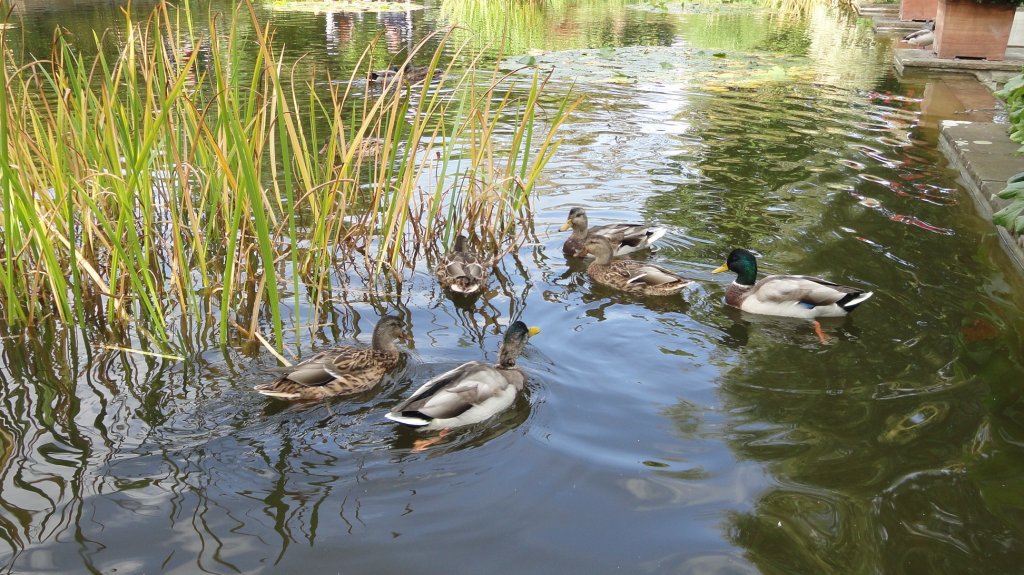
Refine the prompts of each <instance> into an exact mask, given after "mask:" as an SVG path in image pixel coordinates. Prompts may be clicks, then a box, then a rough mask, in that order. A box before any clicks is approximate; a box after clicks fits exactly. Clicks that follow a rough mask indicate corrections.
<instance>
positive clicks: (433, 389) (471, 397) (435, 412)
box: [386, 361, 509, 425]
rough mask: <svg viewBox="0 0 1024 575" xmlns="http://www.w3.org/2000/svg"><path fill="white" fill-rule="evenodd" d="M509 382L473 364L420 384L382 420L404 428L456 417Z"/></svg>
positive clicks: (491, 369)
mask: <svg viewBox="0 0 1024 575" xmlns="http://www.w3.org/2000/svg"><path fill="white" fill-rule="evenodd" d="M508 385H509V381H508V379H507V378H505V377H504V376H503V375H502V373H501V372H500V371H498V370H497V369H495V368H494V366H491V365H488V364H486V363H483V362H479V361H473V362H469V363H464V364H462V365H460V366H459V367H456V368H455V369H453V370H451V371H448V372H445V373H442V374H441V375H439V376H437V377H435V378H433V379H431V380H430V381H428V382H426V383H424V384H423V385H422V386H420V388H419V389H417V390H416V391H415V392H413V394H412V395H411V396H410V397H409V398H408V399H406V400H405V401H403V402H402V403H400V404H398V405H397V406H396V407H395V408H394V409H392V410H391V411H390V412H389V413H388V414H387V415H386V417H387V418H388V419H391V420H393V421H397V422H399V423H405V424H408V425H426V424H428V423H430V420H432V419H451V418H455V417H458V416H459V415H461V414H463V413H465V412H466V411H467V410H469V409H470V408H472V407H473V406H475V405H478V404H480V403H482V402H484V401H486V400H487V399H490V398H491V397H494V396H495V395H497V394H498V393H500V392H501V391H502V390H503V389H505V388H506V387H508Z"/></svg>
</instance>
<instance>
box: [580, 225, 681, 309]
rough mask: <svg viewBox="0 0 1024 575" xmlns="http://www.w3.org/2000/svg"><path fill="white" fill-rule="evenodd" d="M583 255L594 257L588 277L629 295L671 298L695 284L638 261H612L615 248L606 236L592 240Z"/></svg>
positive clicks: (660, 268)
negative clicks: (665, 296) (613, 248)
mask: <svg viewBox="0 0 1024 575" xmlns="http://www.w3.org/2000/svg"><path fill="white" fill-rule="evenodd" d="M584 253H585V254H590V255H593V256H594V261H593V262H592V263H591V264H590V265H589V266H588V267H587V275H589V276H590V279H592V280H594V281H595V282H597V283H599V284H602V285H606V286H608V287H612V288H615V289H618V290H622V291H624V292H628V293H635V294H643V295H672V294H674V293H678V292H680V291H682V289H683V288H685V287H686V286H688V285H690V284H691V283H693V281H692V280H688V279H686V278H684V277H682V276H680V275H678V274H676V273H674V272H671V271H669V270H667V269H665V268H663V267H661V266H657V265H654V264H651V263H647V262H638V261H635V260H615V261H612V244H611V242H609V241H608V238H605V237H604V236H591V237H589V238H587V242H586V243H585V244H584Z"/></svg>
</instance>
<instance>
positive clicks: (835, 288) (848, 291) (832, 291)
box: [751, 275, 866, 308]
mask: <svg viewBox="0 0 1024 575" xmlns="http://www.w3.org/2000/svg"><path fill="white" fill-rule="evenodd" d="M751 291H752V293H753V295H755V296H756V297H757V299H759V300H761V301H763V302H768V303H776V304H780V303H797V304H800V305H803V306H804V307H809V308H810V307H818V306H825V305H832V304H840V305H842V304H843V303H844V302H847V301H850V299H852V298H856V297H857V296H859V295H861V294H863V293H864V291H863V290H860V289H857V288H852V287H848V286H843V285H839V284H836V283H832V282H830V281H827V280H823V279H821V278H816V277H811V276H788V275H786V276H768V277H766V278H763V279H761V280H760V281H759V282H757V283H756V284H754V287H753V288H752V289H751ZM865 299H866V298H865Z"/></svg>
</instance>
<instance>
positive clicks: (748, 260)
mask: <svg viewBox="0 0 1024 575" xmlns="http://www.w3.org/2000/svg"><path fill="white" fill-rule="evenodd" d="M726 270H732V271H733V272H736V283H738V284H742V285H754V284H755V283H756V282H757V258H756V257H755V256H754V254H753V253H751V252H749V251H747V250H744V249H740V248H738V249H735V250H733V251H732V253H730V254H729V259H727V260H726V261H725V263H724V264H722V265H721V266H719V267H717V268H715V270H714V271H712V272H711V273H714V274H717V273H722V272H724V271H726Z"/></svg>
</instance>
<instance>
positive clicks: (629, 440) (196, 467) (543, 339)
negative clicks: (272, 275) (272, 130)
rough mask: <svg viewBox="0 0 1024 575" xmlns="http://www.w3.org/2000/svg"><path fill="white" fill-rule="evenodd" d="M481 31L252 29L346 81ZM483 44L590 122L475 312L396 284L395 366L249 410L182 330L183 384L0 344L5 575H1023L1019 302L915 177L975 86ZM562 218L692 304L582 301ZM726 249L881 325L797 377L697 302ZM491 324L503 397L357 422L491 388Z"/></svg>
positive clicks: (349, 305)
mask: <svg viewBox="0 0 1024 575" xmlns="http://www.w3.org/2000/svg"><path fill="white" fill-rule="evenodd" d="M506 4H507V3H505V2H497V1H492V0H475V1H466V2H459V3H456V2H449V1H448V0H441V1H440V2H439V3H438V2H428V3H427V8H426V9H425V10H422V11H414V12H409V13H398V14H391V15H387V16H378V15H374V14H363V15H351V14H332V15H325V14H322V13H321V14H317V13H311V12H273V11H270V10H266V11H264V12H263V13H264V15H265V17H266V18H268V19H269V20H270V21H272V22H273V23H274V25H275V27H276V28H277V30H278V32H277V39H278V41H280V42H283V43H285V44H287V45H288V46H294V47H296V49H299V50H302V51H304V52H307V53H308V57H311V58H317V59H319V60H321V61H322V62H323V63H324V64H326V65H331V66H337V67H338V68H339V69H342V70H344V69H345V66H346V63H349V62H351V61H352V59H353V58H355V57H357V56H358V54H359V53H360V52H361V51H362V47H363V45H364V44H365V42H367V41H369V39H370V38H372V37H374V36H375V35H377V34H379V33H382V34H383V35H384V36H383V37H384V38H385V40H386V42H385V44H384V45H383V46H382V50H386V51H388V52H389V53H392V52H393V53H396V54H397V53H401V51H402V50H405V49H408V47H410V46H412V45H414V43H415V42H416V41H418V39H420V38H422V37H424V36H425V35H426V34H428V33H429V32H430V31H431V30H433V29H436V28H437V27H440V26H444V25H447V23H458V24H460V25H462V26H464V27H465V28H466V29H468V30H472V31H478V32H485V31H487V30H492V29H494V27H495V26H497V27H498V29H500V22H501V21H500V18H497V17H495V16H494V15H495V14H501V12H502V11H503V10H505V6H506ZM76 7H77V8H76V10H74V11H72V10H69V9H67V8H62V7H60V6H59V5H57V9H54V5H53V4H50V3H47V6H46V7H44V8H33V6H32V5H31V4H30V5H29V8H26V9H24V10H22V11H21V12H19V13H18V14H16V16H18V17H20V18H23V19H24V20H23V21H22V22H20V23H19V24H18V25H17V26H16V27H14V28H12V29H11V31H12V32H14V31H19V34H20V33H21V32H24V36H23V37H19V39H18V41H19V42H24V43H25V45H26V46H33V45H35V46H37V48H36V49H37V50H41V49H43V48H44V47H45V46H47V45H48V44H49V38H50V36H49V34H50V31H51V30H52V29H53V27H54V26H55V25H57V24H58V23H60V24H61V25H64V26H66V27H68V28H69V29H71V30H72V31H75V32H77V33H86V31H87V30H90V29H92V28H96V27H101V26H102V27H105V26H109V25H112V24H113V23H114V22H116V20H117V18H118V16H117V12H116V11H115V9H114V8H112V7H110V6H109V5H107V4H105V3H103V4H99V5H94V6H91V7H85V8H83V7H81V6H80V5H76ZM136 8H137V9H142V8H145V7H141V8H140V7H139V6H136ZM506 11H507V12H508V14H510V17H511V18H513V19H514V26H513V27H512V30H513V32H512V34H511V36H510V38H509V42H508V51H507V52H506V53H508V54H510V55H513V56H510V59H511V60H513V61H518V60H517V58H519V57H520V56H522V55H524V54H527V53H529V54H531V55H532V58H533V61H535V62H536V63H538V64H539V65H541V66H543V67H551V66H554V67H555V69H556V72H555V76H554V83H555V86H556V89H567V88H568V86H569V85H570V84H572V85H573V90H575V92H576V93H578V94H580V95H582V96H584V97H585V101H584V103H583V105H582V106H581V107H580V109H579V110H578V111H577V112H576V113H575V114H574V115H573V117H572V119H571V120H570V122H569V123H568V124H567V125H566V126H565V127H564V129H563V132H562V135H563V136H564V138H565V142H564V144H563V145H562V147H561V148H560V149H559V151H558V153H557V155H556V156H555V158H554V160H552V162H551V163H550V164H549V165H548V167H547V169H546V171H545V174H544V176H543V178H542V181H541V183H540V184H539V186H538V189H537V192H538V198H537V202H536V204H537V205H536V224H535V231H536V241H532V242H530V243H529V244H528V245H526V246H524V247H523V249H522V250H520V251H519V252H518V253H516V254H513V255H510V256H508V257H506V258H505V259H504V260H502V262H501V265H500V266H499V268H498V272H499V273H498V275H499V277H497V278H496V279H495V280H493V281H492V282H491V286H490V288H491V289H490V290H489V291H488V292H487V293H486V294H485V296H484V297H482V298H480V299H478V300H476V301H473V302H454V301H452V300H450V299H448V298H447V297H446V296H445V294H444V293H443V292H442V291H441V290H439V288H438V287H437V284H436V281H435V280H434V279H433V277H432V275H431V274H430V273H429V270H427V269H421V270H418V271H417V273H415V274H413V275H412V276H411V278H409V280H408V281H407V282H405V283H404V284H403V285H402V286H401V288H400V289H399V290H398V291H397V292H396V293H395V294H392V295H393V297H392V299H391V301H390V302H389V305H390V306H391V307H390V309H392V310H393V309H395V308H397V309H398V310H399V311H400V313H402V314H403V315H404V316H405V317H406V318H408V321H409V323H410V325H411V331H412V333H413V336H414V339H415V343H414V345H413V346H412V348H411V349H410V350H409V354H408V356H409V357H408V358H407V360H406V362H405V366H404V368H403V369H402V370H401V371H400V372H399V373H397V374H396V375H395V376H394V377H392V378H389V379H388V380H387V381H386V382H385V383H384V385H383V386H382V388H381V389H380V390H378V391H376V392H369V393H366V394H363V395H360V396H357V397H352V398H345V399H339V400H336V401H332V402H328V403H325V404H317V405H289V404H284V403H281V402H275V401H271V400H267V399H266V398H264V397H262V396H259V395H258V394H256V393H254V392H253V391H252V389H251V388H252V386H253V385H254V384H256V383H260V382H263V381H266V380H267V379H268V375H267V374H266V373H265V372H264V371H263V370H264V369H265V368H267V367H269V366H272V365H274V364H275V363H274V359H273V358H272V357H270V355H269V354H268V353H261V352H260V350H258V349H257V350H253V349H252V348H244V349H242V348H226V349H225V348H221V347H218V346H217V343H216V334H215V333H214V332H215V330H214V329H212V328H211V329H210V330H209V333H207V332H201V333H197V334H194V336H190V338H191V341H192V345H193V350H194V353H192V354H191V355H190V356H189V357H187V358H186V360H185V361H173V360H163V359H159V358H154V357H145V356H139V355H136V354H128V353H122V352H119V351H116V350H110V349H107V348H104V347H101V345H100V344H102V343H103V341H104V340H103V337H102V335H103V334H98V333H97V334H91V341H90V342H88V343H86V342H84V341H82V340H81V339H80V337H67V334H64V333H62V332H60V331H46V330H42V331H40V332H38V333H32V334H28V335H25V334H5V337H4V339H3V340H2V344H3V353H4V365H3V368H2V370H0V377H2V379H0V390H2V393H3V395H2V401H0V569H2V570H3V571H4V572H11V573H56V572H61V573H80V572H92V573H197V572H203V573H238V572H242V573H258V572H265V573H298V572H304V571H309V572H313V571H315V572H324V573H335V572H336V573H342V572H344V573H397V572H401V571H408V572H426V573H437V572H448V571H458V572H466V573H472V572H488V573H566V572H580V573H582V572H587V573H612V572H621V573H755V572H763V573H1009V572H1019V565H1020V561H1021V559H1024V495H1022V494H1024V450H1022V447H1021V446H1022V445H1024V398H1022V395H1021V389H1022V387H1021V386H1022V383H1024V362H1022V353H1021V352H1022V349H1024V319H1022V317H1021V314H1020V313H1019V311H1018V310H1019V309H1020V306H1021V305H1022V304H1024V283H1022V281H1021V278H1020V277H1018V276H1016V275H1014V273H1013V271H1012V270H1011V269H1010V268H1009V264H1008V263H1007V261H1006V260H1005V258H1004V257H1003V255H1002V253H1001V252H1000V250H999V248H998V245H997V242H996V239H995V236H994V234H993V232H992V229H991V227H990V225H989V224H988V222H986V221H983V220H982V219H981V218H980V217H979V216H978V215H977V213H976V210H975V207H974V205H973V203H972V201H971V198H970V196H969V195H968V194H967V193H966V192H965V191H964V190H963V189H962V188H961V187H960V186H959V185H958V184H957V181H956V173H955V172H953V171H951V170H950V169H948V167H947V164H946V161H945V159H944V157H943V156H942V155H941V154H940V153H939V152H938V151H937V150H936V140H937V132H936V120H937V118H938V117H940V116H942V115H950V116H954V117H956V118H958V119H960V118H965V119H972V118H978V119H984V118H985V114H986V112H985V111H981V112H977V111H975V112H970V113H963V112H964V110H962V108H963V106H959V108H958V106H957V104H956V102H955V101H954V99H955V98H954V97H952V96H950V94H954V95H955V94H962V93H966V92H969V91H970V90H973V89H974V87H972V86H974V85H973V83H972V82H968V81H966V80H963V79H955V78H954V79H948V78H947V79H935V78H903V79H900V78H897V77H895V76H894V75H893V72H892V71H891V60H890V54H891V49H892V44H891V42H890V41H889V40H887V39H885V38H878V37H875V36H874V34H873V33H872V32H871V31H870V30H869V29H868V28H867V27H865V26H863V25H862V24H858V22H857V21H856V19H855V18H854V17H852V16H850V15H849V14H847V13H845V12H844V11H843V10H841V9H830V8H826V7H819V8H815V9H812V10H811V11H810V12H809V13H806V14H804V15H803V17H798V18H791V19H781V18H777V17H773V16H772V15H770V14H769V13H767V12H763V11H760V10H752V9H750V8H749V7H748V8H746V9H742V10H739V9H736V8H734V7H732V6H730V5H722V6H718V7H706V6H704V7H700V6H698V7H691V8H689V9H686V10H684V9H680V8H679V7H678V6H660V7H659V6H645V5H631V4H627V3H623V2H617V1H609V2H597V1H586V0H580V1H578V2H572V1H569V0H566V1H556V2H551V3H547V4H531V3H526V4H522V5H521V6H519V7H518V8H516V7H513V8H509V9H507V10H506ZM19 26H20V28H19ZM608 48H614V50H608ZM950 86H953V87H954V90H953V91H951V90H950V89H949V87H950ZM957 86H959V88H957ZM936 110H938V111H936ZM987 114H988V117H991V111H989V112H987ZM573 206H585V207H586V208H587V209H588V210H589V214H590V218H591V223H592V224H598V223H607V222H613V221H622V220H629V221H648V222H656V223H658V224H661V225H663V226H665V227H667V228H668V229H669V230H670V231H669V234H668V235H667V237H666V238H665V239H664V241H663V242H662V245H661V248H660V249H659V250H657V251H656V252H654V253H641V254H637V256H636V257H638V258H640V259H649V260H651V261H654V262H657V263H659V264H661V265H664V266H666V267H669V268H672V269H676V270H678V271H680V272H681V273H683V274H684V275H687V276H689V277H692V278H694V279H696V280H698V285H697V287H694V288H692V289H689V290H688V291H686V292H684V294H683V295H682V296H680V297H672V298H651V299H644V298H637V297H631V296H624V295H622V294H618V293H614V292H610V291H608V290H605V289H601V288H599V287H595V286H593V285H592V284H591V282H590V281H589V279H588V278H587V277H586V274H585V273H584V271H583V270H584V268H585V264H582V263H580V262H574V261H571V262H567V261H566V259H565V258H564V257H563V256H562V254H561V250H560V246H561V243H562V241H563V240H564V239H565V237H566V235H565V234H562V233H559V232H558V231H557V228H558V226H559V225H560V224H561V223H562V222H563V221H564V219H565V216H566V214H567V212H568V210H569V208H571V207H573ZM734 247H747V248H751V249H754V250H756V251H757V252H758V253H759V254H761V255H762V258H761V260H760V263H761V268H762V271H764V272H767V273H778V272H788V273H803V274H812V275H820V276H823V277H826V278H829V279H832V280H834V281H839V282H841V283H847V284H851V285H856V286H861V287H865V288H868V289H870V290H872V291H874V293H875V296H874V298H872V299H871V300H870V301H868V302H867V303H865V304H864V305H863V306H861V307H860V308H859V309H858V310H857V311H856V313H854V314H853V315H852V316H850V317H848V318H845V319H839V320H830V321H825V322H823V324H824V329H825V331H826V332H827V333H828V334H829V335H830V336H831V338H830V339H829V341H828V342H827V343H824V344H823V343H821V342H819V340H818V338H817V336H816V335H815V333H814V331H813V330H812V328H811V326H810V324H808V323H807V322H804V321H796V320H786V319H777V318H765V317H758V316H752V315H748V314H745V313H741V312H738V311H736V310H732V309H727V308H725V307H724V305H723V296H724V290H725V287H726V285H727V284H728V283H729V282H730V281H731V280H732V276H731V274H723V275H716V276H712V275H711V273H710V270H711V269H713V268H714V267H717V266H718V265H719V264H721V263H722V261H723V260H724V258H725V256H726V255H727V254H728V253H729V251H730V250H731V249H732V248H734ZM335 298H336V300H337V304H336V305H335V306H334V308H333V309H332V310H330V312H329V313H328V314H327V315H326V316H325V317H321V318H315V319H316V321H318V322H320V324H321V325H319V326H318V327H317V328H315V329H309V328H308V327H304V328H301V329H293V330H291V331H290V332H289V333H290V334H291V335H290V337H291V339H290V340H289V341H288V342H286V347H288V348H289V349H291V350H296V351H298V352H299V353H300V354H302V355H307V356H308V355H309V354H311V353H312V352H313V351H316V350H320V349H324V348H327V347H329V346H331V345H336V344H342V343H348V342H351V341H353V340H357V341H361V342H367V341H368V333H369V330H370V329H372V326H373V324H374V322H375V320H376V317H377V316H378V313H379V310H380V309H382V304H381V303H380V302H378V301H377V300H375V299H374V298H373V297H371V296H370V295H368V294H366V293H365V292H364V291H363V290H361V289H360V286H355V285H353V286H349V289H347V290H342V289H339V290H338V293H336V294H335ZM300 311H301V310H300ZM300 311H295V310H290V311H289V314H290V315H289V317H292V319H293V321H296V322H299V323H301V322H302V321H306V322H308V321H310V319H309V318H303V319H302V320H299V319H295V318H296V317H298V316H300V315H301V314H300ZM517 314H522V316H523V318H524V319H525V320H526V321H527V322H528V323H529V324H531V325H537V326H539V327H541V328H542V330H543V331H542V333H541V334H540V335H539V336H537V337H535V338H533V339H532V340H531V345H530V346H528V348H527V350H526V353H525V357H524V358H523V359H522V360H521V362H520V363H521V365H522V366H523V367H524V369H525V370H526V371H527V372H528V373H529V375H530V383H529V392H528V394H527V397H525V398H524V399H522V400H521V401H519V402H518V403H517V404H516V405H515V408H514V409H513V410H510V411H509V412H507V413H505V414H503V415H501V416H500V417H498V418H496V419H494V420H491V421H488V422H486V423H485V424H481V425H478V426H473V427H470V428H466V429H462V430H458V431H456V432H454V433H452V434H451V435H449V436H447V437H446V438H445V439H444V440H443V441H441V442H440V443H439V444H437V445H435V446H433V447H431V448H429V449H427V450H426V451H424V452H421V453H420V452H414V451H413V450H412V445H413V442H414V441H415V440H416V439H417V438H419V437H421V436H422V435H423V434H421V433H418V432H415V431H410V430H408V429H403V428H398V427H396V426H395V425H394V424H392V423H391V422H388V421H387V420H385V419H384V418H383V417H382V414H383V413H384V412H386V411H387V410H388V409H389V408H390V407H391V406H393V405H395V404H396V403H397V402H398V401H399V400H400V398H402V397H403V396H405V395H406V394H407V393H408V392H409V391H410V389H411V388H413V387H414V386H415V385H418V384H419V383H420V382H422V381H424V380H425V379H426V378H428V377H430V376H432V375H436V374H438V373H441V372H442V371H444V370H446V369H449V368H451V367H452V366H454V365H456V364H458V363H460V362H463V361H467V360H471V359H479V358H481V357H488V358H494V357H495V356H496V350H497V346H498V343H499V341H500V334H501V332H502V329H503V328H502V326H503V325H505V324H507V323H508V321H509V318H510V317H512V316H514V315H517Z"/></svg>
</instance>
